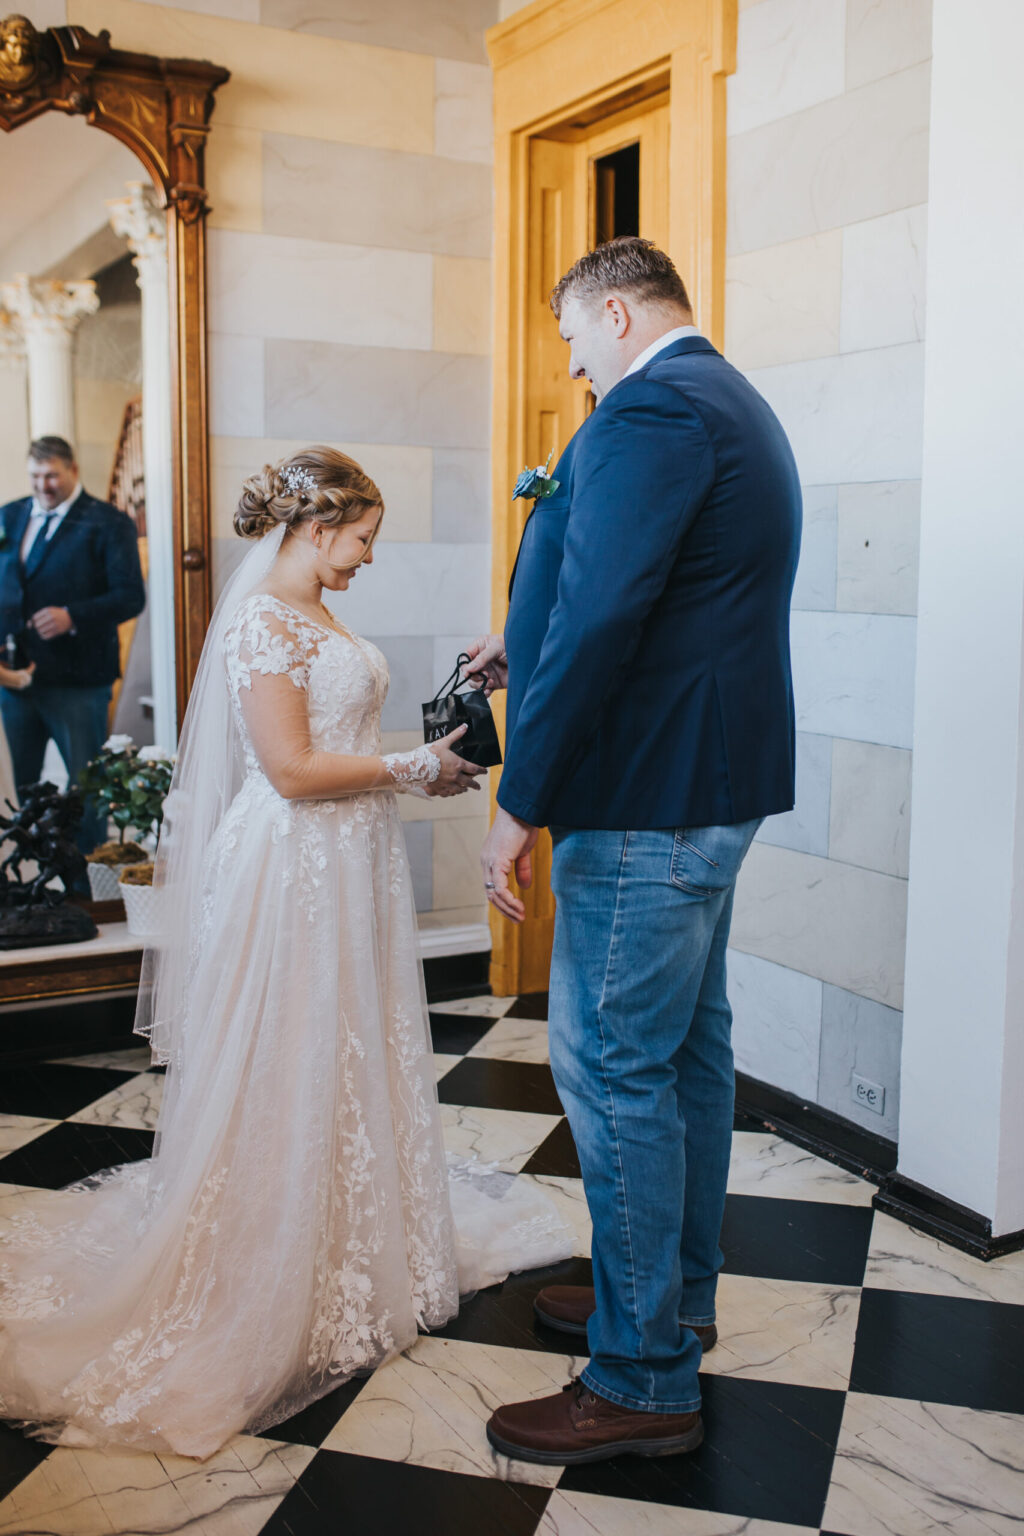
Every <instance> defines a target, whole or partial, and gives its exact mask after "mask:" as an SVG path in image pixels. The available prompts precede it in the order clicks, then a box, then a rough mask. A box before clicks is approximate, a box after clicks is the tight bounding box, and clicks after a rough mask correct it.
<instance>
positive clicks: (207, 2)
mask: <svg viewBox="0 0 1024 1536" xmlns="http://www.w3.org/2000/svg"><path fill="white" fill-rule="evenodd" d="M142 3H143V4H144V5H154V4H159V0H142ZM169 4H170V5H171V6H172V7H173V8H174V9H175V10H183V11H198V12H199V13H200V14H201V15H203V16H227V17H229V18H230V20H232V21H259V19H260V0H188V3H187V4H185V3H184V0H169ZM61 25H63V18H62V20H61Z"/></svg>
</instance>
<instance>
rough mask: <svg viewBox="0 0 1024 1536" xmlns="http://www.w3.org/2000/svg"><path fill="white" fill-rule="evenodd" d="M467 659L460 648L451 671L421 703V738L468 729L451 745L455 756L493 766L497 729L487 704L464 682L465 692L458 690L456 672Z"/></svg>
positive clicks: (496, 755) (479, 690)
mask: <svg viewBox="0 0 1024 1536" xmlns="http://www.w3.org/2000/svg"><path fill="white" fill-rule="evenodd" d="M468 661H469V657H468V656H467V655H466V653H465V651H463V653H462V655H461V656H460V657H459V659H458V661H457V662H456V663H455V671H454V672H453V673H452V674H451V676H450V677H448V678H446V680H445V681H444V682H443V683H442V684H441V687H440V688H439V689H438V691H437V693H436V694H435V695H434V697H433V698H432V699H431V700H430V702H429V704H424V706H423V739H424V740H425V741H426V742H427V743H428V744H429V743H430V742H432V741H440V740H441V738H442V736H447V735H448V734H449V733H450V732H451V731H454V730H457V729H458V727H459V726H460V725H468V726H469V730H468V731H467V732H466V734H465V736H463V737H462V738H461V739H460V740H459V741H457V742H456V743H455V745H454V746H453V747H452V751H453V752H454V753H455V755H456V756H457V757H461V758H463V759H464V760H465V761H466V762H467V763H476V764H477V766H478V767H480V768H496V767H497V766H498V764H499V763H500V762H501V748H500V747H499V745H498V732H497V729H496V727H495V724H494V716H493V715H492V714H491V706H490V704H489V703H488V702H487V700H486V699H485V697H484V692H483V689H482V688H473V687H469V686H468V685H467V689H468V691H467V692H465V693H458V692H456V690H457V689H458V688H459V686H460V684H459V672H460V670H461V668H462V666H463V665H464V664H465V663H466V662H468Z"/></svg>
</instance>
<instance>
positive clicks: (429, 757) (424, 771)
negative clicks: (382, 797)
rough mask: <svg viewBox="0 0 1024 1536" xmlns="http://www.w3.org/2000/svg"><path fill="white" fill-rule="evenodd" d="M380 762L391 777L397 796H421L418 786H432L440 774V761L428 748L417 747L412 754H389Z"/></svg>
mask: <svg viewBox="0 0 1024 1536" xmlns="http://www.w3.org/2000/svg"><path fill="white" fill-rule="evenodd" d="M382 762H383V764H384V767H385V768H386V769H387V771H388V773H389V774H390V775H391V779H392V788H393V789H394V790H395V791H396V792H397V793H398V794H402V793H403V792H408V793H409V794H413V795H417V794H422V793H423V790H422V789H421V787H420V786H421V785H423V784H433V783H434V781H435V780H436V778H437V776H438V774H439V773H440V772H441V759H440V758H439V757H438V755H437V753H436V752H431V750H430V748H429V747H417V748H416V749H415V751H413V752H389V753H388V755H387V757H385V758H383V759H382Z"/></svg>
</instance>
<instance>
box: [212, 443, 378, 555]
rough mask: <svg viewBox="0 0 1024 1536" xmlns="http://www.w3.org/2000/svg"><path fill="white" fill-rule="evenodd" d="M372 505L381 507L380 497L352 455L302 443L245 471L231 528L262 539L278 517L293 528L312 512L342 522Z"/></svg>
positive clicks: (330, 523) (334, 524) (336, 524)
mask: <svg viewBox="0 0 1024 1536" xmlns="http://www.w3.org/2000/svg"><path fill="white" fill-rule="evenodd" d="M371 507H380V509H381V511H382V512H383V510H384V500H383V497H382V496H381V494H380V491H379V490H378V488H377V486H376V485H375V484H374V482H373V481H372V480H371V479H370V477H369V475H368V474H366V472H365V471H364V470H363V468H362V466H361V465H359V464H357V463H356V461H355V459H350V458H349V456H348V454H347V453H341V452H340V451H339V450H338V449H337V448H323V447H316V448H303V450H302V452H301V453H296V454H293V455H292V457H291V458H289V459H282V460H281V462H280V463H279V464H264V466H263V468H262V469H261V470H260V472H259V474H256V475H250V476H249V478H248V480H246V481H245V483H244V485H243V486H242V494H241V496H240V497H239V501H238V506H237V508H236V510H235V518H234V522H235V532H236V533H238V534H240V535H241V536H242V538H243V539H261V538H262V537H263V535H264V534H266V533H270V532H271V531H272V530H273V529H274V528H276V527H278V525H279V524H281V523H283V524H284V525H285V527H287V528H294V527H295V526H296V525H297V524H299V523H304V522H308V521H309V520H310V519H311V518H315V519H316V521H317V522H318V523H323V524H324V526H325V527H326V528H340V527H341V526H342V524H343V523H355V522H358V521H359V519H360V518H361V517H362V516H363V514H364V513H365V512H367V511H368V510H369V509H370V508H371Z"/></svg>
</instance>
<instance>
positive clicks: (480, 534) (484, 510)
mask: <svg viewBox="0 0 1024 1536" xmlns="http://www.w3.org/2000/svg"><path fill="white" fill-rule="evenodd" d="M433 509H434V538H435V539H438V540H442V541H444V542H445V543H455V544H489V543H490V539H491V456H490V454H489V453H488V452H487V450H486V449H485V448H435V450H434V486H433Z"/></svg>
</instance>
